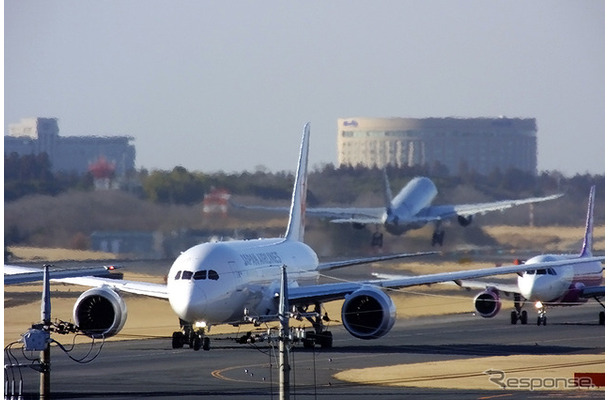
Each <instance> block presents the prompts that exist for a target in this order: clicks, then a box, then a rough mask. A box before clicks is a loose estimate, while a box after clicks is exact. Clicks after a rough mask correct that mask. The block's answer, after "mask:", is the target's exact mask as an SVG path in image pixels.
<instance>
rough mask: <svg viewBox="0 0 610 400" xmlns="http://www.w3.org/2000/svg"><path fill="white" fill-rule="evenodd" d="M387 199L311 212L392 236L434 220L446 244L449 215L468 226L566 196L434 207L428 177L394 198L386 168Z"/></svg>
mask: <svg viewBox="0 0 610 400" xmlns="http://www.w3.org/2000/svg"><path fill="white" fill-rule="evenodd" d="M383 176H384V183H385V192H384V193H385V202H386V206H385V208H384V207H372V208H343V207H329V208H323V207H317V208H309V209H307V214H308V215H312V216H317V217H322V218H330V222H333V223H349V224H352V225H353V226H354V227H355V228H358V229H362V228H364V226H365V225H366V224H374V225H383V226H384V227H385V230H386V231H387V232H388V233H390V234H392V235H396V236H399V235H402V234H403V233H405V232H407V231H409V230H413V229H420V228H423V227H424V226H425V225H426V224H428V223H434V224H435V229H434V233H433V234H432V246H434V245H436V244H438V245H440V246H442V245H443V240H444V238H445V232H444V230H443V229H442V223H443V221H444V220H447V219H449V218H453V217H457V220H458V222H459V224H460V225H461V226H464V227H466V226H468V225H470V223H471V222H472V218H473V216H474V215H476V214H485V213H487V212H490V211H501V210H505V209H508V208H511V207H515V206H518V205H522V204H531V203H538V202H542V201H548V200H554V199H557V198H559V197H561V196H562V194H555V195H551V196H546V197H530V198H527V199H520V200H503V201H495V202H490V203H475V204H459V205H438V206H433V205H431V204H432V201H433V200H434V198H435V197H436V195H437V194H438V190H437V188H436V185H434V182H432V181H431V180H430V179H428V178H425V177H415V178H413V179H412V180H411V181H409V182H408V183H407V185H406V186H404V187H403V188H402V190H401V191H400V192H399V193H398V194H397V195H396V197H394V198H392V191H391V189H390V184H389V182H388V177H387V174H386V172H385V170H384V173H383ZM233 205H235V206H236V207H238V208H248V209H260V210H268V211H284V212H286V211H287V209H286V208H282V207H263V206H244V205H238V204H234V203H233ZM372 243H373V245H374V246H375V245H376V246H379V247H381V246H382V244H383V236H382V235H381V234H380V233H378V232H376V233H375V234H374V236H373V241H372Z"/></svg>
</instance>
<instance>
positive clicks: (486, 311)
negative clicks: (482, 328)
mask: <svg viewBox="0 0 610 400" xmlns="http://www.w3.org/2000/svg"><path fill="white" fill-rule="evenodd" d="M501 308H502V301H501V300H500V296H499V294H498V291H497V289H495V288H487V289H486V290H485V291H484V292H481V293H479V294H477V295H476V296H475V297H474V309H475V310H476V311H477V313H478V314H479V315H480V316H481V317H483V318H492V317H495V316H496V315H497V314H498V313H499V312H500V309H501Z"/></svg>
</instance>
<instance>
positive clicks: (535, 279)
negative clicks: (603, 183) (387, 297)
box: [374, 186, 606, 326]
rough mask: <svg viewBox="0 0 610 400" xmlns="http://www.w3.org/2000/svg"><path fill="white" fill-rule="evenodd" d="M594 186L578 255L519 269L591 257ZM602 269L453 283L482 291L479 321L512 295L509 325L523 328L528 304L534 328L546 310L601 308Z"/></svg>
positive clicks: (578, 267) (540, 258)
mask: <svg viewBox="0 0 610 400" xmlns="http://www.w3.org/2000/svg"><path fill="white" fill-rule="evenodd" d="M594 199H595V186H592V187H591V191H590V193H589V205H588V209H587V220H586V227H585V235H584V239H583V243H582V249H581V251H580V254H579V255H565V254H541V255H537V256H535V257H532V258H530V259H528V260H527V261H525V263H524V264H523V265H532V264H539V265H544V263H546V262H551V261H559V260H567V261H574V262H576V261H580V260H583V259H590V258H591V257H592V256H593V251H592V246H593V209H594V205H595V204H594V203H595V202H594ZM604 269H605V267H604V266H602V264H601V262H600V261H589V262H585V263H578V264H570V263H567V264H564V265H563V266H558V267H547V268H538V269H534V270H531V269H530V270H527V271H524V272H518V276H517V284H516V285H510V284H498V283H490V282H481V281H469V280H456V281H455V283H456V284H458V285H459V286H461V287H464V288H466V289H484V291H483V292H481V293H479V294H477V295H476V296H475V298H474V307H475V310H476V312H477V313H478V314H479V315H480V316H481V317H483V318H492V317H495V316H496V315H497V314H498V312H499V311H500V308H501V306H502V302H501V300H500V294H502V293H504V294H507V295H511V294H512V295H513V297H514V301H515V302H514V306H515V309H514V310H512V311H511V314H510V322H511V324H513V325H515V324H517V322H518V321H520V322H521V324H523V325H525V324H527V322H528V315H527V311H526V310H523V306H524V304H525V302H526V301H527V302H531V303H533V304H534V305H535V307H536V309H537V311H538V318H537V320H536V323H537V325H538V326H540V325H546V324H547V315H546V313H547V308H549V307H557V306H573V305H579V304H583V303H585V302H587V301H588V300H589V299H590V298H593V299H595V300H596V301H597V302H598V303H599V304H600V305H601V306H602V307H603V308H605V305H604V304H603V303H602V302H601V301H600V298H603V297H605V293H606V287H605V285H602V281H603V280H604V277H603V272H604ZM374 275H375V276H377V277H379V278H385V279H397V278H399V277H400V276H398V275H390V274H374ZM604 323H605V312H604V311H600V313H599V325H604Z"/></svg>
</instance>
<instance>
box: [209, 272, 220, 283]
mask: <svg viewBox="0 0 610 400" xmlns="http://www.w3.org/2000/svg"><path fill="white" fill-rule="evenodd" d="M218 278H219V276H218V272H216V271H214V270H213V269H211V270H209V271H208V279H211V280H213V281H217V280H218Z"/></svg>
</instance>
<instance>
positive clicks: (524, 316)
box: [521, 310, 527, 325]
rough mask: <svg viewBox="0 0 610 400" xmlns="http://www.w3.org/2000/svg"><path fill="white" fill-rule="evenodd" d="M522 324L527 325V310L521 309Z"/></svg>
mask: <svg viewBox="0 0 610 400" xmlns="http://www.w3.org/2000/svg"><path fill="white" fill-rule="evenodd" d="M521 325H527V311H525V310H523V311H521Z"/></svg>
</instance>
